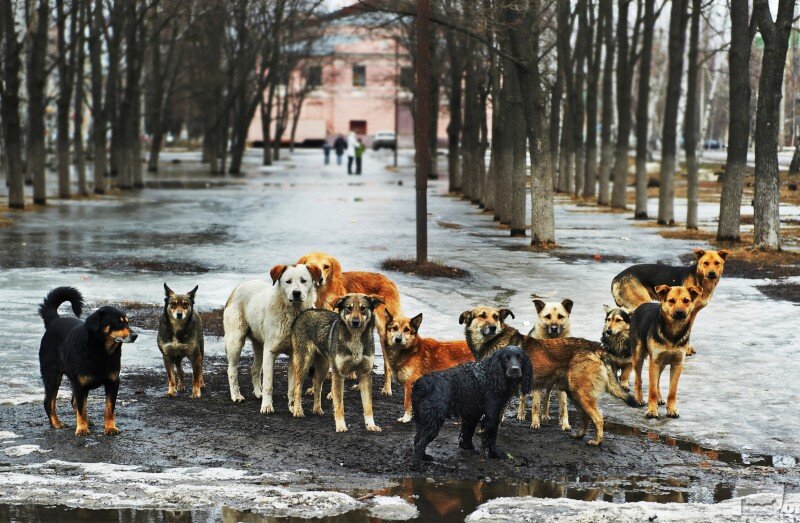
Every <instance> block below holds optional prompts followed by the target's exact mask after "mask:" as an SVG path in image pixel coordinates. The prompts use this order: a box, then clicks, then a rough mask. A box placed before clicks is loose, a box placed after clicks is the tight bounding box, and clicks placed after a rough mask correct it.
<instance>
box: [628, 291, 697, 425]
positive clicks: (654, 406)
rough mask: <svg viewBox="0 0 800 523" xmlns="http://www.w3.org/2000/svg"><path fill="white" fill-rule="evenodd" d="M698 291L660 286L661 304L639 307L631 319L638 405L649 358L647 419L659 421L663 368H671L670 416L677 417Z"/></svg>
mask: <svg viewBox="0 0 800 523" xmlns="http://www.w3.org/2000/svg"><path fill="white" fill-rule="evenodd" d="M702 292H703V291H702V290H701V289H700V288H698V287H694V286H691V287H688V288H687V287H681V286H678V287H670V286H668V285H659V286H658V287H656V295H657V296H658V298H659V303H645V304H644V305H640V306H639V307H638V308H637V309H636V310H635V311H633V315H632V316H631V336H630V343H631V348H632V349H633V368H634V371H635V372H636V375H635V378H634V389H635V390H634V396H635V397H636V401H637V402H638V403H639V405H644V400H643V398H642V365H643V364H644V359H645V358H650V363H649V366H648V370H649V372H648V380H649V381H648V398H647V400H648V401H647V414H646V416H647V417H648V418H657V417H658V405H659V404H661V403H663V402H662V400H661V392H660V389H659V381H660V379H661V373H662V372H663V371H664V367H666V366H667V365H669V395H668V396H667V416H669V417H670V418H677V417H678V408H677V406H676V404H677V400H678V380H679V379H680V377H681V371H682V370H683V359H684V357H685V356H686V347H688V346H689V335H690V334H691V329H692V317H693V312H694V309H695V301H696V300H698V299H699V298H700V296H701V295H702Z"/></svg>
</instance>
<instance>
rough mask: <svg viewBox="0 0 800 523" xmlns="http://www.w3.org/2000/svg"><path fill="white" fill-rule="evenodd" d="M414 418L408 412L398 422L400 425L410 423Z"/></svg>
mask: <svg viewBox="0 0 800 523" xmlns="http://www.w3.org/2000/svg"><path fill="white" fill-rule="evenodd" d="M413 417H414V416H413V415H412V414H411V413H410V412H406V413H405V414H403V417H402V418H397V421H398V422H400V423H408V422H409V421H411V419H412V418H413Z"/></svg>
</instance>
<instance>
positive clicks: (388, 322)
mask: <svg viewBox="0 0 800 523" xmlns="http://www.w3.org/2000/svg"><path fill="white" fill-rule="evenodd" d="M383 319H385V320H386V326H387V327H388V326H389V325H391V324H392V323H394V317H393V316H392V313H391V312H389V309H386V310H385V311H384V313H383Z"/></svg>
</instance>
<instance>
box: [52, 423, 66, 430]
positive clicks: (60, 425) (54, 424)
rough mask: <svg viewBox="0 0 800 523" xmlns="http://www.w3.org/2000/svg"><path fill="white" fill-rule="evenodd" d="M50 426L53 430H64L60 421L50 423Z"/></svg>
mask: <svg viewBox="0 0 800 523" xmlns="http://www.w3.org/2000/svg"><path fill="white" fill-rule="evenodd" d="M50 426H51V427H53V428H54V429H63V428H64V424H63V423H61V422H60V421H58V422H56V423H50Z"/></svg>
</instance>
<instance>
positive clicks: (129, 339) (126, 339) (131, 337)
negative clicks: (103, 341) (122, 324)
mask: <svg viewBox="0 0 800 523" xmlns="http://www.w3.org/2000/svg"><path fill="white" fill-rule="evenodd" d="M138 337H139V335H138V334H136V333H135V332H131V333H130V334H128V335H127V336H125V337H121V336H117V337H116V338H114V341H116V342H117V343H133V342H134V341H136V338H138Z"/></svg>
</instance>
